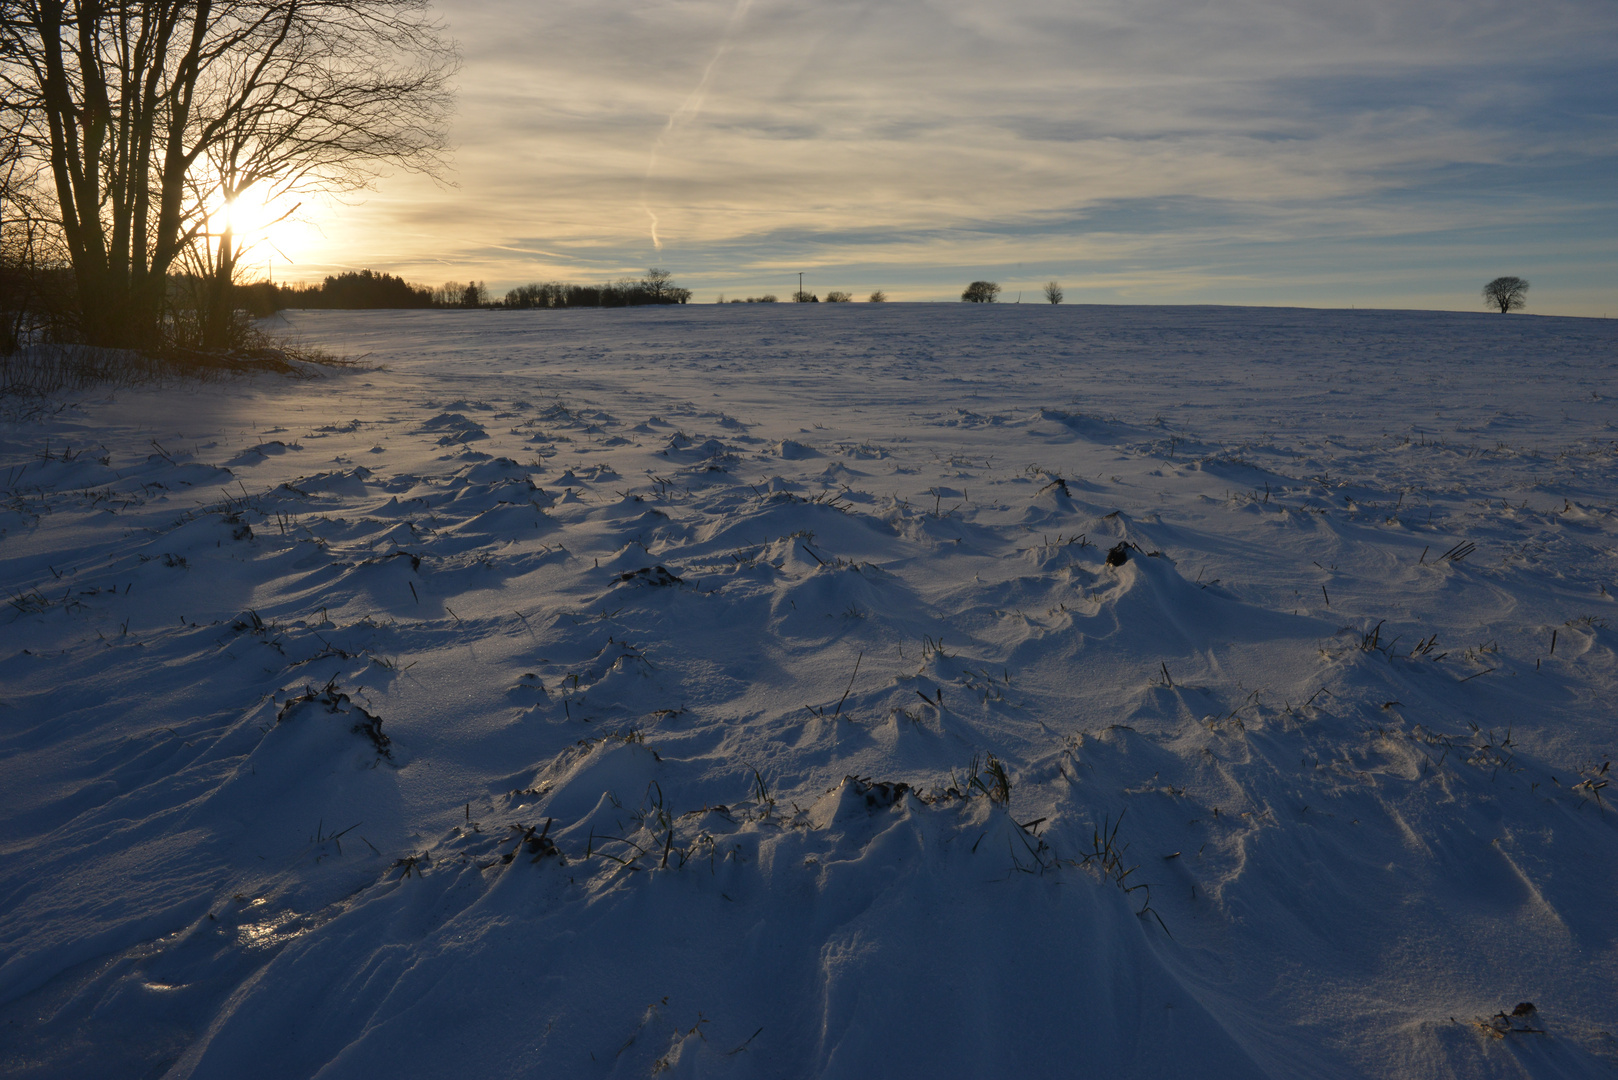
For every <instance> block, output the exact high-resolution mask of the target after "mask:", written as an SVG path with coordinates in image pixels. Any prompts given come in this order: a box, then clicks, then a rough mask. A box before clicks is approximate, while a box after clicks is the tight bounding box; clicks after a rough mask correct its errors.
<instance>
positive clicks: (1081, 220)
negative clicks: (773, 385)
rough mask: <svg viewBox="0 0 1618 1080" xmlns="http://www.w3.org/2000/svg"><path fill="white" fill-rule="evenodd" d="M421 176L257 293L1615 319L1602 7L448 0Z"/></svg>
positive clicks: (313, 227)
mask: <svg viewBox="0 0 1618 1080" xmlns="http://www.w3.org/2000/svg"><path fill="white" fill-rule="evenodd" d="M435 11H436V12H437V14H438V16H439V17H440V18H441V20H442V21H443V23H444V27H445V33H446V35H447V36H449V37H451V38H453V39H454V40H455V41H456V42H457V44H458V46H459V49H460V53H461V61H462V66H461V69H460V71H459V73H458V75H457V76H456V80H455V82H456V86H457V106H456V112H455V115H454V117H453V119H452V122H451V124H452V126H451V132H450V139H451V142H452V143H453V150H452V152H451V153H450V154H449V155H448V158H447V161H446V168H445V170H444V171H443V175H442V176H441V177H439V178H437V179H434V178H431V177H427V176H421V175H414V174H409V173H395V174H392V175H388V176H384V177H383V178H382V179H381V180H380V181H379V182H378V183H377V185H376V186H375V188H374V189H372V190H370V191H367V192H362V193H360V194H358V195H355V196H347V197H345V201H344V203H343V204H341V205H334V204H332V203H331V202H323V201H320V200H315V201H311V202H308V203H306V204H305V206H304V207H303V209H302V210H301V211H300V221H299V222H297V223H296V224H293V225H290V226H282V227H280V228H278V229H277V230H276V232H275V234H274V236H273V240H274V241H275V243H274V246H273V248H272V247H270V246H269V245H261V246H260V247H259V248H258V249H257V255H258V256H259V257H261V258H263V259H264V260H265V261H266V268H267V269H270V270H272V271H273V274H274V277H275V278H276V279H277V280H292V281H310V280H318V279H319V278H320V277H321V276H323V275H324V274H327V273H332V272H337V271H340V270H345V269H359V268H364V267H369V268H372V269H376V270H382V271H387V272H390V273H395V274H399V275H401V276H404V277H405V278H407V279H408V280H410V281H413V282H418V283H422V284H429V285H439V284H442V283H444V282H447V281H466V280H482V281H485V282H486V283H487V285H488V287H489V288H490V289H491V290H492V291H493V292H495V293H496V294H502V293H503V292H504V290H505V289H507V288H509V287H511V286H514V285H517V284H521V283H524V282H529V281H544V280H565V281H574V282H580V283H593V282H600V281H606V280H614V279H617V278H619V277H624V276H637V275H639V274H640V273H641V272H643V271H644V270H645V269H646V268H648V267H652V266H657V267H663V268H667V269H669V270H671V271H673V273H674V275H675V279H676V280H677V281H678V282H679V283H680V284H683V285H685V286H687V287H688V288H691V289H693V290H694V292H695V296H694V300H696V301H698V302H710V301H712V300H714V299H716V298H717V297H718V296H719V294H721V293H723V294H725V295H727V296H748V295H758V294H762V293H765V292H771V293H774V294H776V295H779V296H781V297H783V298H785V297H786V296H787V295H788V294H790V293H791V292H792V291H793V290H794V289H795V288H796V287H797V281H798V278H797V275H798V274H799V273H800V272H801V273H803V274H804V279H803V280H804V283H805V287H806V288H807V289H809V290H810V291H814V292H817V293H821V294H823V293H824V292H826V291H827V290H831V289H840V290H844V291H847V292H851V293H853V294H854V295H855V296H856V297H857V298H862V299H863V298H864V296H865V295H867V294H868V293H869V292H871V291H872V290H874V289H882V290H884V291H886V292H887V294H888V295H889V296H890V297H891V298H892V299H895V300H953V299H956V298H958V297H959V294H960V291H961V290H962V288H964V287H965V285H966V284H967V283H968V282H970V281H973V280H977V279H988V280H993V281H997V282H999V283H1000V284H1001V286H1002V287H1003V289H1004V290H1005V291H1004V292H1003V293H1002V296H1001V299H1002V301H1007V300H1014V299H1016V298H1017V296H1018V295H1019V294H1020V295H1021V298H1022V299H1023V300H1024V301H1033V300H1036V299H1038V296H1037V293H1038V290H1039V288H1040V286H1041V285H1043V283H1044V282H1046V281H1049V280H1056V281H1059V282H1060V283H1061V284H1062V287H1063V289H1064V291H1065V293H1066V296H1067V300H1068V302H1075V303H1130V304H1137V303H1153V304H1155V303H1169V304H1180V303H1216V304H1257V305H1298V306H1310V307H1348V306H1351V305H1352V306H1360V307H1398V308H1442V309H1455V310H1471V309H1477V310H1481V309H1482V300H1481V297H1480V295H1479V290H1480V289H1481V287H1482V285H1483V283H1484V282H1486V281H1488V280H1489V279H1491V278H1493V277H1495V276H1498V275H1502V274H1514V275H1518V276H1521V277H1524V278H1527V279H1529V280H1530V282H1532V289H1531V290H1530V292H1529V297H1528V300H1529V303H1528V310H1529V311H1530V312H1537V313H1541V314H1564V315H1591V316H1598V317H1599V316H1603V315H1618V64H1614V63H1613V60H1612V58H1613V57H1614V56H1618V4H1615V3H1614V0H1536V2H1535V3H1532V4H1524V3H1521V2H1518V0H1466V2H1461V0H1205V2H1200V3H1198V2H1190V0H1000V2H998V3H993V4H989V3H983V2H981V0H979V2H972V0H881V2H876V0H817V2H815V3H810V4H805V3H786V2H784V0H633V2H632V0H589V2H585V0H552V2H547V3H544V4H537V3H533V2H531V0H443V2H441V3H438V4H436V5H435Z"/></svg>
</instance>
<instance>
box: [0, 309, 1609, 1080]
mask: <svg viewBox="0 0 1618 1080" xmlns="http://www.w3.org/2000/svg"><path fill="white" fill-rule="evenodd" d="M290 323H291V325H290V328H289V329H290V330H291V331H292V332H293V333H295V334H297V335H299V336H301V337H303V338H305V339H307V340H309V341H311V342H313V343H317V344H320V345H322V346H325V347H327V348H329V349H332V350H335V351H340V352H345V353H350V354H358V353H369V354H370V358H371V360H372V361H373V362H376V363H380V364H384V365H386V367H385V369H383V370H369V371H362V372H358V373H338V374H334V375H330V376H328V377H324V378H320V379H317V380H314V381H309V382H302V383H299V382H289V381H284V380H279V379H260V380H256V381H240V382H235V383H230V384H225V385H220V386H208V387H202V388H197V387H190V386H188V387H185V388H182V389H178V390H169V391H140V392H131V391H120V392H118V393H116V394H114V395H105V394H103V395H100V396H94V397H88V398H85V399H83V400H73V401H57V402H52V403H49V404H47V405H46V406H43V407H24V406H20V405H17V404H15V403H12V404H9V405H7V406H6V408H7V410H8V412H7V416H6V419H5V421H4V424H3V427H0V478H3V480H4V502H3V505H0V530H3V543H0V578H3V584H4V587H5V589H6V590H7V593H8V596H9V598H10V600H11V603H10V605H9V606H8V607H7V608H6V609H5V611H4V613H3V614H0V680H3V683H0V851H3V854H4V863H3V865H4V874H3V879H0V1072H3V1073H5V1075H7V1076H11V1077H28V1076H69V1075H96V1076H99V1077H123V1076H128V1077H136V1076H159V1075H161V1076H173V1077H254V1076H278V1077H279V1076H316V1075H318V1076H321V1077H375V1076H386V1075H406V1076H480V1077H482V1076H534V1077H540V1076H546V1077H548V1076H569V1077H591V1076H621V1077H629V1076H648V1075H652V1074H664V1073H666V1074H668V1075H671V1076H736V1077H811V1076H868V1075H873V1074H890V1073H895V1072H897V1073H899V1074H901V1075H908V1076H961V1075H977V1076H1011V1075H1025V1076H1097V1077H1130V1076H1138V1077H1159V1076H1167V1075H1194V1076H1198V1077H1255V1076H1269V1077H1276V1078H1281V1077H1287V1078H1295V1077H1361V1076H1375V1077H1411V1078H1415V1077H1423V1078H1431V1077H1449V1076H1457V1077H1517V1076H1532V1077H1584V1076H1611V1075H1613V1074H1614V1071H1615V1063H1618V1041H1615V1039H1614V1036H1613V1034H1611V1033H1612V1032H1618V978H1615V975H1614V972H1615V970H1618V966H1615V961H1618V948H1615V938H1618V870H1615V867H1618V812H1615V808H1614V807H1613V806H1612V803H1613V801H1614V796H1615V795H1618V788H1608V787H1605V785H1606V784H1607V783H1608V780H1609V778H1610V777H1611V775H1612V772H1611V770H1609V769H1608V767H1607V763H1608V762H1609V761H1610V760H1611V759H1612V755H1613V753H1614V751H1615V750H1618V738H1615V730H1618V729H1615V724H1614V714H1613V700H1614V692H1615V690H1618V663H1615V657H1614V648H1615V644H1618V639H1615V634H1618V631H1615V630H1614V628H1613V627H1612V626H1611V625H1610V620H1611V619H1612V617H1613V604H1614V602H1613V599H1612V593H1613V591H1614V588H1615V586H1614V579H1615V558H1614V544H1615V540H1618V518H1615V516H1614V493H1615V491H1618V441H1615V440H1618V427H1615V424H1618V416H1615V413H1614V409H1613V405H1612V402H1613V401H1614V396H1615V394H1618V386H1615V379H1614V375H1615V367H1618V332H1615V330H1618V324H1613V323H1608V322H1604V321H1595V320H1570V319H1549V318H1522V317H1515V318H1502V317H1499V316H1485V315H1478V316H1468V315H1446V314H1437V313H1396V312H1316V311H1301V310H1297V311H1294V310H1240V309H1195V308H1174V309H1152V308H1088V307H1062V308H1048V307H1029V306H1024V307H1015V306H1010V305H1001V306H999V307H993V308H984V307H980V306H978V305H962V306H945V305H939V306H921V305H915V306H911V305H887V306H886V307H881V306H867V305H835V306H832V307H830V308H828V307H826V306H825V305H819V306H817V307H815V308H796V307H793V306H790V305H783V306H780V307H775V308H763V307H758V306H754V307H749V308H745V309H741V308H731V307H722V308H720V307H710V308H685V309H681V310H674V311H666V310H659V311H652V310H648V309H637V310H628V311H609V312H595V311H568V312H556V313H547V312H521V313H516V312H513V313H490V312H468V313H447V312H424V313H297V314H294V315H292V316H291V317H290ZM1115 551H1116V552H1117V553H1118V554H1116V555H1114V556H1113V557H1112V559H1111V560H1109V558H1108V556H1109V553H1110V552H1115ZM1446 555H1448V556H1449V557H1446ZM1120 558H1121V559H1122V561H1121V562H1119V559H1120ZM1113 563H1116V564H1117V565H1112V564H1113ZM1553 641H1554V651H1553V648H1552V646H1553ZM991 755H992V758H991ZM1008 795H1009V805H1008V804H1007V796H1008ZM1527 1002H1531V1003H1532V1004H1533V1006H1534V1007H1533V1008H1532V1009H1528V1010H1517V1014H1516V1015H1513V1011H1514V1009H1515V1007H1516V1006H1517V1005H1518V1004H1519V1003H1527Z"/></svg>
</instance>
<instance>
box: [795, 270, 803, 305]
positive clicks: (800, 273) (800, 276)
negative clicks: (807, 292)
mask: <svg viewBox="0 0 1618 1080" xmlns="http://www.w3.org/2000/svg"><path fill="white" fill-rule="evenodd" d="M802 295H803V271H802V270H799V271H798V296H802ZM797 298H798V297H797V296H795V297H793V299H794V300H796V299H797Z"/></svg>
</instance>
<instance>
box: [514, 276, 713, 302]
mask: <svg viewBox="0 0 1618 1080" xmlns="http://www.w3.org/2000/svg"><path fill="white" fill-rule="evenodd" d="M690 299H691V290H690V289H682V288H680V287H679V286H678V285H676V284H674V280H673V276H672V275H671V274H670V273H669V272H668V271H667V270H656V269H653V270H648V271H646V276H645V277H643V278H641V279H640V280H639V281H634V280H631V279H630V278H620V279H618V280H617V281H615V282H613V283H612V284H610V285H568V284H564V283H563V282H560V281H536V282H534V283H533V284H531V285H519V286H518V287H517V288H515V289H512V290H511V291H510V292H508V293H506V301H505V304H504V306H505V307H508V308H567V307H634V306H635V305H637V304H684V303H686V302H688V301H689V300H690Z"/></svg>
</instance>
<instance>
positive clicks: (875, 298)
mask: <svg viewBox="0 0 1618 1080" xmlns="http://www.w3.org/2000/svg"><path fill="white" fill-rule="evenodd" d="M887 302H888V294H887V293H885V292H883V291H882V290H881V289H878V290H876V292H874V293H872V294H871V303H873V304H885V303H887Z"/></svg>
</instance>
